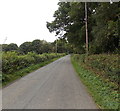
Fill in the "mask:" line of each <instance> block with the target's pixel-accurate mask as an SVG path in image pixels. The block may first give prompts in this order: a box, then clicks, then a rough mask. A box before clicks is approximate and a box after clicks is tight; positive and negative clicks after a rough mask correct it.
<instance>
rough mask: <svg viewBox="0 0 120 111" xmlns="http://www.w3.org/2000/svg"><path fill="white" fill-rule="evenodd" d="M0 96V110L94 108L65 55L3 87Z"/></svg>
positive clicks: (68, 57)
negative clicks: (0, 105)
mask: <svg viewBox="0 0 120 111" xmlns="http://www.w3.org/2000/svg"><path fill="white" fill-rule="evenodd" d="M2 97H3V98H2V107H3V109H97V106H96V105H95V103H94V101H93V100H92V98H91V96H90V95H89V94H88V92H87V91H86V88H85V86H84V85H83V84H82V83H81V81H80V80H79V77H77V74H76V72H75V71H74V69H73V66H72V64H71V61H70V56H69V55H68V56H65V57H62V58H60V59H59V60H57V61H55V62H53V63H50V64H48V65H47V66H44V67H42V68H40V69H38V70H36V71H34V72H32V73H30V74H28V75H27V76H25V77H23V78H21V79H19V80H18V81H16V82H14V83H13V84H11V85H9V86H7V87H6V88H3V90H2Z"/></svg>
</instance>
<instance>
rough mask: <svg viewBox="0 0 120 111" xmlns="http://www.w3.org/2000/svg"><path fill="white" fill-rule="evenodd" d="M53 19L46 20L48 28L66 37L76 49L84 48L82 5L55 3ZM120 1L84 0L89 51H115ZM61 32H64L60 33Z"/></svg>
mask: <svg viewBox="0 0 120 111" xmlns="http://www.w3.org/2000/svg"><path fill="white" fill-rule="evenodd" d="M58 5H59V8H58V10H57V11H55V13H54V17H55V19H54V21H52V22H51V23H49V22H47V28H48V29H49V31H50V32H54V31H55V32H56V35H60V37H64V38H67V40H68V42H69V43H71V44H73V45H74V46H75V48H76V49H77V52H79V53H81V52H82V53H84V52H85V8H84V7H85V6H84V3H80V2H67V3H65V2H64V3H63V2H62V3H58ZM119 5H120V2H118V3H113V4H110V3H87V12H88V36H89V51H90V53H95V54H99V53H118V52H119V50H118V48H119V35H120V34H119V33H120V31H119V19H120V8H119ZM63 32H64V33H63Z"/></svg>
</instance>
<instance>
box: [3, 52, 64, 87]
mask: <svg viewBox="0 0 120 111" xmlns="http://www.w3.org/2000/svg"><path fill="white" fill-rule="evenodd" d="M64 55H65V53H61V54H58V53H57V54H55V53H50V54H47V53H44V54H36V53H32V52H29V53H28V54H25V55H20V54H19V53H17V52H14V51H13V52H3V54H2V83H3V86H4V85H7V84H8V83H10V82H12V81H13V80H16V79H18V78H20V77H22V76H24V75H26V74H27V73H30V72H32V71H34V70H36V69H38V68H40V67H41V66H44V65H46V64H48V63H50V62H52V61H54V60H56V59H58V58H60V57H62V56H64Z"/></svg>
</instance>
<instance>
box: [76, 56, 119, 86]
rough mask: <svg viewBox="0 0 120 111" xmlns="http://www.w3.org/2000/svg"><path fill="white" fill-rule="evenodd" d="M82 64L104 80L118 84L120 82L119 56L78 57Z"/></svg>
mask: <svg viewBox="0 0 120 111" xmlns="http://www.w3.org/2000/svg"><path fill="white" fill-rule="evenodd" d="M78 58H79V60H80V62H81V63H83V64H85V65H86V66H87V68H89V69H91V70H93V71H94V72H96V73H97V74H98V75H100V76H101V77H102V78H105V79H107V80H109V81H110V82H114V83H115V84H118V82H119V77H118V76H119V73H120V69H119V68H120V65H119V55H117V54H116V55H115V54H114V55H107V54H99V55H89V56H88V57H87V58H85V55H81V56H78Z"/></svg>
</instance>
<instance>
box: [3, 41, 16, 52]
mask: <svg viewBox="0 0 120 111" xmlns="http://www.w3.org/2000/svg"><path fill="white" fill-rule="evenodd" d="M2 50H3V51H16V50H18V46H17V44H14V43H11V44H2Z"/></svg>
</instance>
